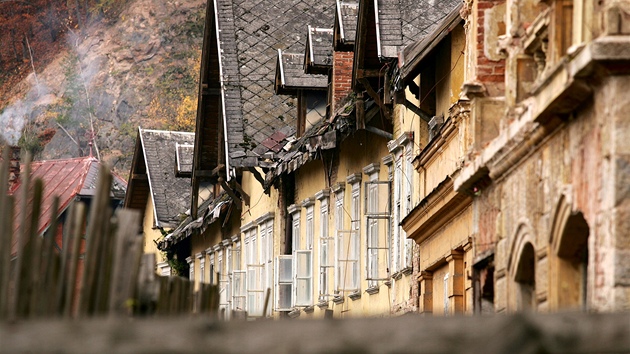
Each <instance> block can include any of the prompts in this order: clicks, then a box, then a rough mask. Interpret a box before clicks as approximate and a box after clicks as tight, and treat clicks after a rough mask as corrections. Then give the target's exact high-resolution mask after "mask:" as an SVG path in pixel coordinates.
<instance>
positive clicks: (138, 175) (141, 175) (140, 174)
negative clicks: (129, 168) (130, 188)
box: [131, 173, 149, 181]
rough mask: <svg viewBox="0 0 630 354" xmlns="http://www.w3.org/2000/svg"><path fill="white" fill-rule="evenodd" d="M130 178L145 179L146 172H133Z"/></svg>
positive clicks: (135, 179) (146, 178)
mask: <svg viewBox="0 0 630 354" xmlns="http://www.w3.org/2000/svg"><path fill="white" fill-rule="evenodd" d="M131 179H132V180H134V181H146V180H148V179H149V177H147V174H146V173H134V174H132V175H131Z"/></svg>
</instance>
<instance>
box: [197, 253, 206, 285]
mask: <svg viewBox="0 0 630 354" xmlns="http://www.w3.org/2000/svg"><path fill="white" fill-rule="evenodd" d="M197 259H199V283H201V284H204V283H205V282H206V276H205V275H206V274H205V273H206V254H205V253H197Z"/></svg>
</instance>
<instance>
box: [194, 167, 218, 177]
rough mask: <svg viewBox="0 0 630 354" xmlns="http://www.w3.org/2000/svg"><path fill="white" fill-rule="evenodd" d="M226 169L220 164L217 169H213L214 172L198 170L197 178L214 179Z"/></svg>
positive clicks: (196, 172)
mask: <svg viewBox="0 0 630 354" xmlns="http://www.w3.org/2000/svg"><path fill="white" fill-rule="evenodd" d="M224 168H225V165H224V164H219V165H218V166H217V167H215V168H213V169H212V170H196V171H195V176H197V177H214V176H217V175H219V173H220V172H221V170H223V169H224Z"/></svg>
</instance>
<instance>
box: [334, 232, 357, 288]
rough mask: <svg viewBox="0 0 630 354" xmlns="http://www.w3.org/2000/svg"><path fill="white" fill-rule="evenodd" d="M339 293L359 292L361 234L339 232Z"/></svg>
mask: <svg viewBox="0 0 630 354" xmlns="http://www.w3.org/2000/svg"><path fill="white" fill-rule="evenodd" d="M336 273H337V281H336V283H337V292H355V291H358V290H359V234H358V232H357V231H355V230H346V231H343V230H342V231H337V272H336Z"/></svg>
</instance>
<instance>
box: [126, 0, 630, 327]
mask: <svg viewBox="0 0 630 354" xmlns="http://www.w3.org/2000/svg"><path fill="white" fill-rule="evenodd" d="M629 24H630V15H629V11H628V9H627V7H625V6H624V5H623V4H622V3H618V2H608V1H604V2H602V1H594V0H548V1H542V2H540V1H534V0H531V1H516V0H470V1H468V0H467V1H464V2H461V1H454V0H453V1H451V0H442V1H429V0H416V1H408V0H358V1H340V0H336V1H331V0H323V1H319V2H316V3H314V2H311V1H306V0H291V1H275V0H270V1H264V2H261V3H258V4H253V3H251V2H242V1H236V0H213V1H209V2H208V7H207V12H206V19H205V32H204V45H203V52H202V61H201V72H200V83H199V96H198V110H197V118H196V131H195V132H194V134H192V133H180V132H163V131H150V130H144V129H139V132H138V139H137V144H136V150H135V153H134V161H133V167H132V170H131V173H130V178H129V183H128V190H127V197H126V199H125V206H126V207H130V208H135V209H138V210H140V211H142V212H143V215H144V222H143V229H144V230H145V235H146V240H145V245H146V250H147V252H156V253H157V254H158V258H159V261H160V263H158V269H157V271H158V272H159V273H161V274H163V275H169V274H173V273H177V274H179V275H182V276H187V277H189V278H190V279H192V280H194V282H195V283H196V285H197V286H199V284H202V283H211V284H216V285H218V286H219V288H220V307H221V309H222V313H224V316H225V317H226V318H230V317H231V316H243V315H245V314H246V316H249V317H298V316H299V317H307V318H311V317H313V318H319V317H334V318H345V317H358V316H386V315H395V314H403V313H407V312H419V313H424V314H434V315H452V314H459V313H466V314H472V313H494V312H497V313H501V312H513V311H519V310H534V311H541V312H544V311H558V310H564V309H583V310H594V311H615V310H623V309H626V308H628V307H629V306H630V300H629V296H630V288H629V287H628V286H629V285H630V282H629V281H628V274H630V272H629V270H630V263H628V261H627V259H628V257H625V255H626V254H628V252H630V243H629V242H628V238H629V237H630V224H628V221H627V220H628V217H627V215H628V214H629V213H630V198H628V194H629V193H630V189H628V185H630V184H629V183H628V182H629V181H628V176H630V169H629V168H628V166H630V145H629V143H628V141H630V139H628V138H629V134H630V119H628V118H626V117H625V116H624V109H626V108H628V106H629V104H630V102H629V100H628V99H626V98H625V95H624V94H623V93H624V90H625V89H626V88H628V87H629V86H630V77H628V71H629V69H628V68H630V66H629V65H628V64H630V62H629V61H630V54H628V53H630V51H629V50H628V48H630V25H629Z"/></svg>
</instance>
